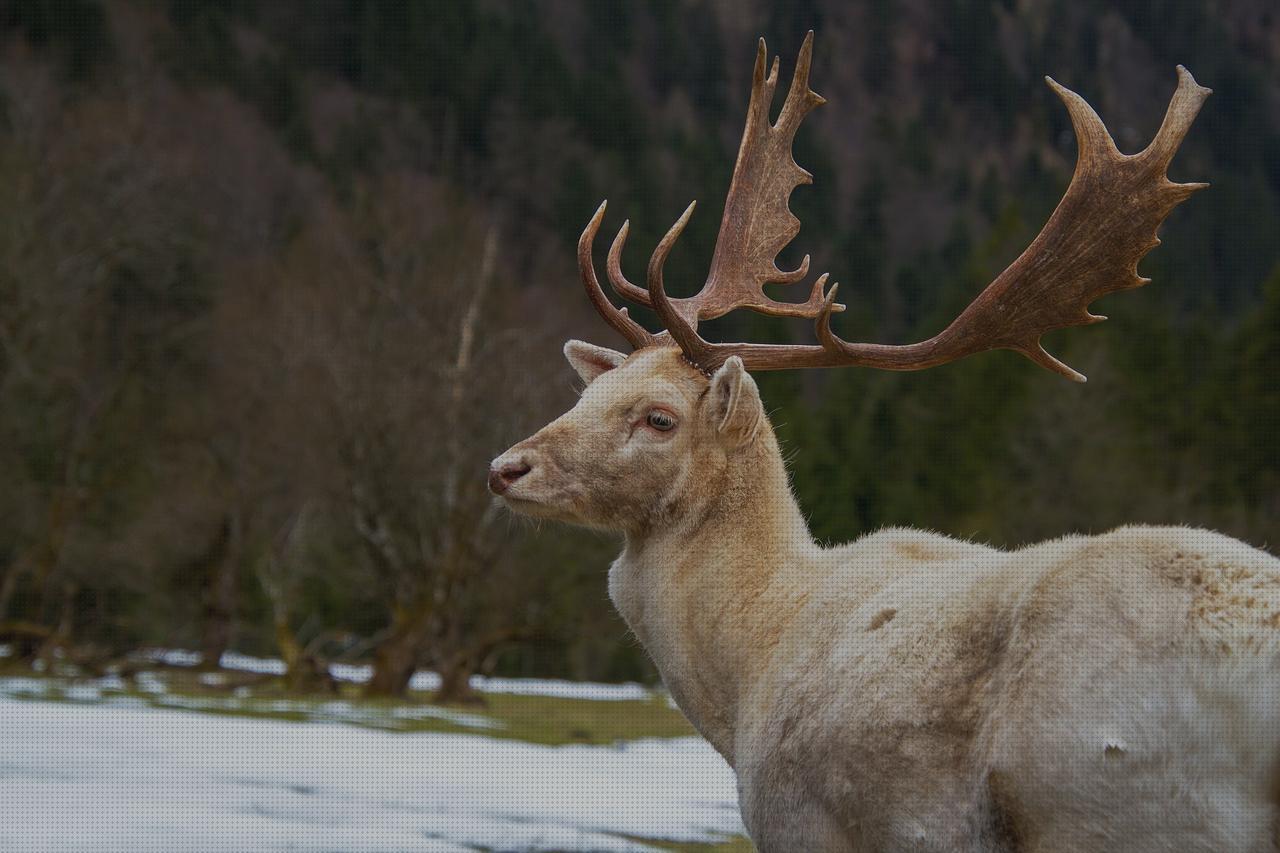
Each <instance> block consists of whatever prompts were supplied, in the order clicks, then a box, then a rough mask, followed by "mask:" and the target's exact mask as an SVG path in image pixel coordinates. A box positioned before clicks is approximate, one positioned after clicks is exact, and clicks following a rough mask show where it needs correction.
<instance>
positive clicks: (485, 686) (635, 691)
mask: <svg viewBox="0 0 1280 853" xmlns="http://www.w3.org/2000/svg"><path fill="white" fill-rule="evenodd" d="M0 657H4V654H3V647H0ZM145 657H147V658H149V659H151V660H155V661H162V662H164V663H167V664H172V665H174V666H195V665H196V664H198V663H200V654H199V653H198V652H193V651H188V650H186V649H155V650H152V651H151V652H150V653H148V654H146V655H145ZM219 666H221V667H222V668H223V669H231V670H238V671H240V672H260V673H267V674H270V675H283V674H284V661H282V660H280V659H279V658H258V657H253V656H251V655H246V654H241V653H239V652H225V653H224V654H223V655H222V659H221V660H220V661H219ZM329 672H330V673H332V675H333V677H334V678H336V679H338V680H340V681H351V682H354V683H356V684H362V683H364V682H366V681H368V680H369V676H370V675H372V674H373V668H372V667H370V666H368V665H365V664H343V663H336V664H331V665H330V667H329ZM439 686H440V676H439V675H437V674H436V673H434V672H430V671H429V670H422V671H420V672H416V673H414V675H413V678H411V679H410V681H409V687H410V689H412V690H421V691H423V692H424V693H429V692H431V691H433V690H435V689H436V688H437V687H439ZM471 686H472V687H474V688H475V689H476V690H479V691H482V692H485V693H519V694H523V695H526V696H558V697H560V698H561V699H598V700H603V701H614V702H626V701H632V700H636V699H648V698H650V697H651V696H652V695H653V691H652V690H650V689H649V688H648V687H645V686H644V685H643V684H595V683H592V682H583V681H558V680H556V679H552V678H486V677H485V676H483V675H476V676H473V677H472V679H471Z"/></svg>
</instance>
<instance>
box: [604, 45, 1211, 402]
mask: <svg viewBox="0 0 1280 853" xmlns="http://www.w3.org/2000/svg"><path fill="white" fill-rule="evenodd" d="M812 36H813V34H812V33H810V34H809V36H808V37H807V38H806V39H805V46H804V48H802V50H801V55H800V60H799V61H798V62H797V67H796V76H795V80H793V82H792V87H791V92H790V94H789V95H788V97H787V104H786V105H784V107H783V110H782V115H781V116H780V117H779V120H778V123H777V125H775V126H773V127H770V128H767V130H761V128H760V126H759V122H760V121H761V120H762V119H761V118H760V116H762V115H767V113H766V112H765V111H767V104H768V97H769V96H771V95H772V92H773V85H774V82H775V81H776V73H771V74H770V76H769V78H768V79H765V78H764V77H763V58H762V57H763V44H762V48H761V50H762V53H761V54H760V57H759V58H757V61H756V83H755V85H754V86H753V89H752V96H751V108H750V112H749V114H748V118H747V129H746V132H745V134H744V137H743V142H742V148H741V149H740V151H739V153H738V166H737V169H736V170H735V172H734V179H733V185H732V186H731V188H730V191H729V200H728V202H727V204H726V207H725V218H724V222H723V223H722V225H721V229H720V242H718V243H717V245H716V253H715V259H714V260H713V262H712V270H711V275H710V276H709V277H708V280H707V284H706V285H705V286H704V287H703V290H702V291H701V292H700V293H699V294H698V295H697V296H694V297H690V298H688V299H672V298H669V297H668V296H667V295H666V292H665V289H664V286H663V280H662V266H663V263H664V261H665V260H666V257H667V254H668V253H669V252H670V251H671V247H672V246H673V245H674V243H675V241H676V239H677V238H678V237H679V236H680V233H681V231H683V230H684V226H685V224H686V223H687V222H688V220H689V216H690V215H691V214H692V212H693V205H690V206H689V208H688V209H686V210H685V212H684V214H683V215H682V216H681V217H680V219H678V220H677V221H676V223H675V224H674V225H673V226H672V227H671V230H669V231H668V232H667V234H666V236H665V237H663V239H662V241H661V242H659V244H658V247H657V248H656V249H655V250H654V253H653V257H652V258H651V259H650V261H649V270H648V281H647V284H648V288H647V290H641V289H640V288H638V287H636V286H635V285H633V284H631V283H630V282H628V281H626V279H625V278H623V277H622V274H621V270H620V269H618V263H617V259H618V255H619V253H620V251H621V243H622V241H624V240H625V238H626V226H625V225H624V226H623V230H622V231H621V232H620V233H619V235H618V239H617V240H615V241H614V246H613V249H612V250H611V251H610V253H609V272H610V279H611V280H612V281H613V284H614V286H615V288H617V289H618V291H619V292H620V293H621V294H622V295H624V296H626V297H627V298H630V299H633V300H635V301H638V302H641V303H643V304H645V305H648V306H650V307H652V308H653V309H654V311H656V312H657V314H658V317H659V319H660V320H661V321H662V323H663V324H664V325H665V326H666V328H667V332H668V334H669V335H670V339H671V341H674V342H675V343H676V344H677V345H679V347H680V348H681V350H682V351H683V352H684V354H685V356H686V357H687V358H688V359H689V360H690V361H692V362H693V363H695V364H696V365H698V366H699V367H700V368H702V369H703V370H704V371H707V372H710V371H711V370H714V369H715V368H717V367H719V366H720V365H722V364H724V362H725V361H727V360H728V359H729V358H730V357H731V356H735V355H736V356H739V357H740V358H741V359H742V361H743V364H744V366H746V367H747V368H748V369H749V370H780V369H786V368H798V367H837V366H843V365H856V366H862V367H874V368H880V369H883V370H921V369H924V368H927V367H933V366H936V365H939V364H945V363H947V362H951V361H955V360H956V359H960V358H963V357H965V356H967V355H972V354H974V353H978V352H984V351H986V350H993V349H1011V350H1015V351H1017V352H1020V353H1022V354H1023V355H1025V356H1026V357H1028V358H1030V359H1031V360H1032V361H1034V362H1036V363H1037V364H1039V365H1041V366H1042V367H1045V368H1048V369H1049V370H1052V371H1055V372H1057V373H1060V374H1062V375H1063V376H1066V377H1068V378H1069V379H1074V380H1076V381H1078V382H1083V381H1084V379H1085V377H1084V376H1083V375H1082V374H1080V373H1078V372H1076V371H1075V370H1073V369H1071V368H1070V367H1068V366H1067V365H1065V364H1063V363H1062V362H1061V361H1059V360H1058V359H1056V358H1054V357H1053V356H1051V355H1049V354H1048V353H1047V352H1045V350H1044V348H1043V347H1042V346H1041V345H1040V338H1041V337H1042V336H1043V335H1044V334H1045V333H1047V332H1049V331H1052V330H1053V329H1060V328H1066V327H1068V326H1081V325H1087V324H1090V323H1097V322H1099V321H1101V320H1104V319H1106V318H1105V317H1101V316H1098V315H1095V314H1091V313H1089V305H1090V304H1091V303H1092V302H1093V301H1094V300H1096V299H1098V298H1100V297H1102V296H1105V295H1106V294H1108V293H1113V292H1115V291H1117V290H1127V289H1130V288H1134V287H1140V286H1142V285H1144V284H1146V283H1147V282H1148V281H1149V279H1146V278H1142V277H1140V276H1139V275H1138V272H1137V265H1138V262H1139V261H1140V260H1141V259H1142V258H1143V257H1144V256H1145V255H1146V254H1147V252H1149V251H1150V250H1151V249H1152V248H1154V247H1155V246H1157V245H1159V243H1160V240H1159V238H1158V237H1157V236H1156V230H1157V229H1158V228H1159V226H1160V224H1161V223H1162V222H1163V221H1164V220H1165V218H1166V217H1167V216H1168V215H1169V213H1170V212H1171V211H1172V210H1173V208H1174V207H1176V206H1177V205H1178V204H1180V203H1181V202H1183V201H1185V200H1186V199H1187V198H1188V197H1189V196H1190V195H1191V194H1192V193H1194V192H1195V191H1196V190H1199V189H1203V188H1204V187H1206V186H1208V184H1200V183H1193V184H1177V183H1174V182H1172V181H1170V180H1169V178H1168V176H1167V174H1166V170H1167V169H1168V166H1169V162H1170V161H1171V160H1172V159H1173V155H1174V154H1175V153H1176V152H1177V150H1178V146H1179V145H1180V144H1181V143H1182V140H1183V138H1184V137H1185V136H1186V134H1187V131H1188V130H1189V129H1190V128H1191V124H1192V122H1193V121H1195V117H1196V115H1197V114H1198V113H1199V111H1200V107H1201V106H1202V105H1203V104H1204V101H1205V99H1206V98H1207V97H1208V96H1209V95H1210V93H1211V91H1212V90H1210V89H1206V88H1204V87H1203V86H1199V85H1197V84H1196V81H1195V79H1194V78H1193V77H1192V76H1191V73H1190V72H1189V71H1187V70H1186V69H1185V68H1183V67H1182V66H1181V65H1179V66H1178V87H1177V90H1176V91H1175V92H1174V94H1173V98H1172V100H1171V101H1170V103H1169V109H1168V112H1167V113H1166V114H1165V118H1164V122H1163V123H1162V124H1161V125H1160V130H1159V131H1158V132H1157V133H1156V136H1155V139H1154V140H1152V142H1151V144H1150V145H1148V146H1147V147H1146V148H1145V149H1144V150H1143V151H1141V152H1139V153H1137V154H1121V153H1120V152H1119V150H1117V148H1116V146H1115V143H1114V142H1113V141H1112V139H1111V135H1110V133H1108V132H1107V128H1106V126H1105V125H1104V124H1103V123H1102V120H1101V119H1100V118H1098V114H1097V113H1095V112H1094V111H1093V108H1092V107H1090V106H1089V104H1088V103H1086V102H1085V100H1084V99H1083V98H1081V97H1080V96H1079V95H1077V94H1076V93H1074V92H1072V91H1070V90H1068V89H1066V88H1064V87H1062V86H1060V85H1059V84H1058V83H1056V82H1055V81H1053V80H1052V79H1049V78H1045V79H1046V80H1047V81H1048V83H1049V85H1050V87H1052V88H1053V90H1054V91H1055V92H1057V94H1058V96H1059V97H1060V98H1062V101H1063V103H1065V104H1066V107H1067V111H1068V113H1069V114H1070V116H1071V123H1072V126H1073V127H1074V128H1075V132H1076V139H1077V140H1078V144H1079V154H1078V159H1077V163H1076V170H1075V174H1074V175H1073V176H1072V178H1071V184H1070V185H1069V186H1068V187H1067V192H1066V194H1065V195H1064V196H1063V197H1062V200H1061V201H1060V202H1059V203H1058V206H1057V208H1056V209H1055V210H1054V212H1053V215H1051V216H1050V217H1049V221H1048V222H1047V223H1046V224H1045V226H1044V228H1043V229H1042V230H1041V232H1040V234H1039V235H1038V236H1037V237H1036V238H1035V240H1033V241H1032V243H1031V245H1030V246H1028V247H1027V249H1026V250H1025V251H1024V252H1023V253H1022V254H1021V255H1020V256H1019V257H1018V258H1017V260H1015V261H1014V262H1013V263H1012V264H1010V266H1009V267H1008V269H1006V270H1005V271H1004V272H1002V273H1001V274H1000V275H999V276H998V277H997V278H996V279H995V280H994V281H993V282H991V284H989V285H988V286H987V287H986V288H985V289H984V290H983V291H982V292H981V293H980V294H978V296H977V298H976V299H974V300H973V302H972V303H970V305H969V306H968V307H967V308H965V310H964V311H962V312H961V313H960V315H959V316H958V317H956V319H955V320H953V321H952V322H951V324H950V325H949V326H947V328H945V329H944V330H942V331H941V332H939V333H938V334H937V335H935V336H934V337H932V338H929V339H928V340H925V341H920V342H919V343H914V344H907V345H904V346H891V345H885V344H868V343H850V342H848V341H845V340H842V339H841V338H839V337H838V336H836V334H835V333H834V332H833V331H832V329H831V315H832V313H834V312H836V311H839V310H841V309H842V308H843V306H840V305H837V304H836V302H835V296H836V290H837V285H834V284H833V285H832V286H831V288H830V289H828V290H826V291H825V293H824V288H825V285H826V279H827V276H826V275H822V276H820V277H819V278H818V279H817V281H816V282H815V283H814V288H813V292H812V294H811V295H810V297H809V299H808V301H806V302H805V303H803V304H787V303H778V302H774V301H772V300H770V299H768V297H765V296H764V295H763V292H762V290H761V287H762V285H763V284H766V283H771V282H776V283H783V282H786V283H790V282H794V281H798V280H799V279H800V278H801V277H803V276H804V275H805V274H806V273H807V271H808V258H806V259H805V262H804V263H802V264H801V265H800V268H799V269H797V270H795V271H793V272H791V273H783V272H781V271H779V270H778V269H777V267H776V266H774V265H773V258H774V256H775V255H776V253H777V251H778V250H779V249H781V248H782V247H783V246H785V245H786V244H787V243H788V242H789V241H790V240H791V238H792V237H794V236H795V234H796V232H797V230H798V228H799V223H798V222H797V221H796V219H795V217H794V216H792V215H791V212H790V211H789V210H788V209H787V198H788V196H789V194H790V192H791V190H792V189H794V188H795V187H796V186H798V185H799V184H800V183H807V182H808V180H809V176H808V173H807V172H804V171H803V170H801V169H800V168H799V167H798V166H796V165H795V162H794V160H792V159H791V154H790V145H791V140H792V139H793V138H794V135H795V128H796V126H797V125H798V123H799V120H800V118H803V116H804V114H806V113H808V112H809V111H810V110H812V109H813V107H814V106H817V105H818V104H820V103H822V100H821V98H819V97H818V96H817V95H814V94H813V93H812V92H810V91H808V68H809V56H810V50H811V43H812ZM775 72H776V63H775ZM801 92H803V93H804V94H803V95H801V94H799V93H801ZM793 99H798V100H796V101H795V103H794V105H793ZM761 104H764V105H765V106H763V107H761ZM766 124H767V121H766ZM771 134H772V135H771ZM756 182H758V183H759V184H760V186H759V187H757V186H756V185H755V183H756ZM599 216H600V214H599V212H598V213H597V215H596V218H594V219H593V220H592V223H591V225H589V226H588V232H589V234H590V235H591V236H592V237H594V234H595V230H596V229H597V228H598V226H599ZM583 239H584V241H587V245H586V248H585V250H584V248H583V246H584V243H579V256H580V257H585V258H586V261H585V262H586V263H587V264H588V265H589V264H590V246H589V240H588V235H587V233H584V235H583ZM584 251H585V256H584V255H583V252H584ZM766 253H767V254H766ZM762 258H764V259H765V260H767V262H768V263H767V268H766V267H765V266H764V265H762V261H761V259H762ZM593 279H594V273H593ZM588 289H589V290H590V288H588ZM595 292H596V293H598V292H599V285H598V284H596V285H595ZM599 298H600V299H603V295H602V294H600V296H599ZM592 299H593V301H595V300H596V299H597V297H596V296H595V295H593V296H592ZM604 304H605V305H608V307H609V310H611V311H614V312H615V313H616V309H613V306H612V305H611V304H609V303H608V302H607V301H605V303H604ZM597 307H600V303H599V302H598V301H597ZM738 307H745V308H751V309H753V310H756V311H759V312H761V313H765V314H774V315H780V316H801V317H814V318H815V319H816V332H817V337H818V341H819V343H818V345H816V346H813V345H808V346H793V345H775V344H751V343H725V344H715V343H709V342H708V341H705V340H703V339H702V338H701V337H700V336H699V335H698V332H697V323H698V321H699V320H702V319H709V318H711V317H718V316H720V315H722V314H724V313H727V312H728V311H730V310H733V309H734V308H738ZM601 310H602V312H603V311H604V309H603V308H602V309H601ZM606 319H609V320H610V322H611V323H613V322H615V320H614V319H611V318H610V316H609V315H606ZM644 334H646V335H647V334H648V333H647V332H646V333H644ZM666 343H667V339H666V336H661V335H659V336H649V345H665V344H666Z"/></svg>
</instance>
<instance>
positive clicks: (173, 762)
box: [0, 694, 742, 853]
mask: <svg viewBox="0 0 1280 853" xmlns="http://www.w3.org/2000/svg"><path fill="white" fill-rule="evenodd" d="M27 695H29V696H31V695H32V694H27ZM338 704H343V703H338ZM0 731H3V732H4V733H5V738H4V749H3V751H2V752H0V849H3V850H24V851H32V853H36V851H45V853H58V851H65V853H80V851H83V850H86V849H90V848H92V849H95V850H129V851H138V853H146V851H157V853H159V851H164V853H170V851H172V853H181V852H182V851H202V853H216V851H239V850H255V851H275V850H291V851H341V853H375V852H376V851H387V853H390V851H398V852H399V851H403V853H410V851H463V850H467V851H471V850H476V849H488V850H502V851H523V850H565V851H571V850H601V851H641V850H648V851H652V850H655V849H656V848H655V847H653V846H652V845H646V844H643V843H642V842H637V841H632V840H628V837H632V838H652V839H667V840H672V841H686V842H714V841H717V840H722V839H723V838H724V837H725V836H731V835H734V834H738V833H740V832H741V831H742V829H741V824H740V822H739V819H738V816H737V807H736V797H735V793H734V790H735V789H734V780H733V775H732V773H731V771H730V770H729V768H728V767H727V766H726V765H725V764H724V762H723V761H722V760H721V759H720V757H719V756H718V755H716V753H715V752H714V750H712V749H711V747H710V746H708V745H707V744H706V742H705V741H702V740H701V739H699V738H678V739H673V740H658V739H652V740H641V741H633V742H630V743H626V744H620V745H617V746H614V747H599V746H582V745H573V746H560V747H548V746H538V745H533V744H528V743H523V742H519V741H512V740H494V739H490V738H486V737H481V736H474V735H453V734H434V733H431V734H422V733H415V734H403V733H399V734H398V733H391V732H385V731H376V730H370V729H365V728H360V727H355V726H350V725H341V724H336V723H325V722H311V723H290V722H281V721H275V720H264V719H254V718H242V717H230V716H219V715H206V714H192V713H186V712H180V711H170V710H165V709H158V708H146V707H136V706H133V705H124V704H118V703H109V704H92V705H90V704H70V703H55V702H46V701H39V700H38V699H35V698H34V697H33V698H27V699H12V698H5V697H0Z"/></svg>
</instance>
